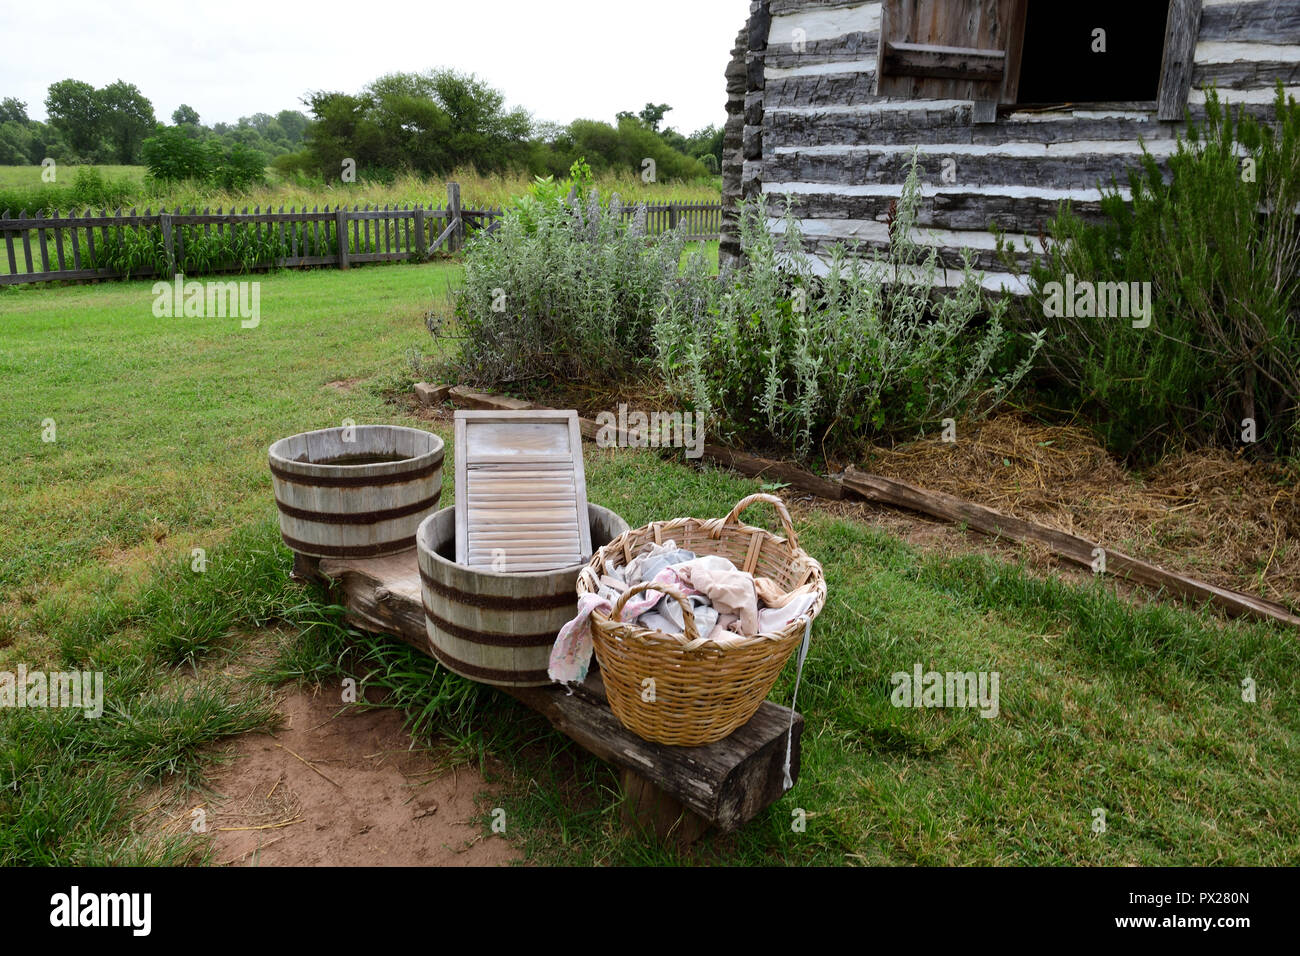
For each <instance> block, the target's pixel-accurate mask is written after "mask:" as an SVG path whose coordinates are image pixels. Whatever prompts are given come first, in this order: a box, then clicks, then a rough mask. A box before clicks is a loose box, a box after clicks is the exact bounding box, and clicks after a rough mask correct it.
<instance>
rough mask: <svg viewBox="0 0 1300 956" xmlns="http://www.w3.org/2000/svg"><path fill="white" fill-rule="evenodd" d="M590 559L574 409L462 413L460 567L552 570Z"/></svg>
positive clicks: (459, 424)
mask: <svg viewBox="0 0 1300 956" xmlns="http://www.w3.org/2000/svg"><path fill="white" fill-rule="evenodd" d="M590 557H591V527H590V524H589V516H588V513H587V480H586V475H585V474H584V471H583V465H582V435H581V434H580V433H579V431H578V415H577V413H576V412H532V411H528V412H457V413H456V563H457V564H462V565H465V566H467V567H471V568H481V569H494V568H495V570H497V571H507V572H515V571H551V570H555V569H557V568H567V567H571V566H572V565H575V564H580V563H582V562H584V561H586V560H588V559H589V558H590Z"/></svg>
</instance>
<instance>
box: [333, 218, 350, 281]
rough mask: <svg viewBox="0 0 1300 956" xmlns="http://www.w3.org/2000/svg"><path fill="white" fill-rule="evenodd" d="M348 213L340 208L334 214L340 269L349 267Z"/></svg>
mask: <svg viewBox="0 0 1300 956" xmlns="http://www.w3.org/2000/svg"><path fill="white" fill-rule="evenodd" d="M347 215H348V214H347V213H346V212H345V211H344V210H343V207H342V206H340V207H339V208H338V209H337V210H335V212H334V234H335V236H336V237H337V238H338V250H337V252H338V266H339V268H340V269H346V268H347V267H348V220H347Z"/></svg>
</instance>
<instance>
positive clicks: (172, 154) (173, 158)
mask: <svg viewBox="0 0 1300 956" xmlns="http://www.w3.org/2000/svg"><path fill="white" fill-rule="evenodd" d="M141 152H142V153H143V156H144V163H145V166H147V167H148V169H149V176H150V177H151V178H152V179H154V180H156V181H158V182H165V183H176V182H182V181H185V180H190V181H193V182H202V183H207V184H209V185H212V186H216V187H217V188H219V189H224V190H227V191H234V192H238V191H242V190H245V189H248V188H249V187H251V186H256V185H260V184H261V183H263V182H265V180H266V157H265V156H264V155H262V154H261V153H259V152H258V151H257V150H255V149H250V148H249V147H247V146H245V145H243V144H242V143H235V144H234V145H233V146H231V147H230V148H229V149H225V148H224V147H223V146H222V144H221V143H220V141H218V140H216V139H203V140H201V139H196V138H194V137H193V136H191V135H190V134H189V133H187V132H186V131H185V130H184V129H182V128H181V127H178V126H166V127H163V128H161V129H159V130H158V132H157V133H156V134H155V135H153V136H151V137H150V138H149V139H147V140H145V141H144V144H143V146H142V147H141Z"/></svg>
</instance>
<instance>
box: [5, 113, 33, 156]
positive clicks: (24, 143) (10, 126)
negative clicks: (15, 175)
mask: <svg viewBox="0 0 1300 956" xmlns="http://www.w3.org/2000/svg"><path fill="white" fill-rule="evenodd" d="M31 149H32V134H31V133H30V132H28V130H27V127H26V126H24V125H23V124H22V123H19V122H17V121H16V120H6V121H5V122H3V123H0V166H27V165H33V164H34V162H35V161H34V160H33V159H32V158H31Z"/></svg>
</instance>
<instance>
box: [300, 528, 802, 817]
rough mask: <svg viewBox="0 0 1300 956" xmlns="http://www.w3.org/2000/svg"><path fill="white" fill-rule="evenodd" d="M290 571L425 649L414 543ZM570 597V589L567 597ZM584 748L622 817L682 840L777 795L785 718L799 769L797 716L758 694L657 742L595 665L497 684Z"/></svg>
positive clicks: (794, 773)
mask: <svg viewBox="0 0 1300 956" xmlns="http://www.w3.org/2000/svg"><path fill="white" fill-rule="evenodd" d="M294 572H295V575H296V576H297V577H299V578H306V579H309V580H313V581H317V582H319V583H323V584H326V585H327V586H330V587H332V588H334V589H336V590H337V591H339V592H340V597H341V599H342V603H343V605H344V606H345V607H346V608H347V611H348V617H349V619H350V620H351V621H352V622H353V623H354V624H356V625H357V626H359V627H361V628H364V629H365V630H370V631H375V632H378V633H384V634H391V635H393V636H394V637H397V638H400V639H401V640H403V641H405V642H406V643H408V644H410V645H411V646H412V647H414V648H415V649H416V650H418V651H420V652H421V653H423V654H428V653H429V648H428V636H427V632H426V630H425V620H424V608H423V606H422V604H421V600H420V575H419V568H418V565H417V563H416V556H415V551H414V550H412V551H409V552H405V553H403V554H398V555H392V556H389V557H384V558H368V559H348V560H343V559H330V558H327V559H324V560H319V561H318V560H317V559H314V558H307V557H303V556H297V557H296V558H295V564H294ZM575 602H576V597H575ZM500 689H501V690H502V691H503V692H504V693H508V694H510V695H511V696H512V697H514V698H516V699H517V700H519V701H521V702H522V703H523V704H525V705H526V706H528V707H530V708H531V709H533V710H535V711H537V712H538V713H539V714H541V715H542V716H544V717H545V718H546V719H547V720H549V721H550V722H551V725H552V726H554V727H555V728H556V729H557V730H559V731H560V732H561V733H563V734H565V735H566V736H568V737H570V738H571V739H572V740H573V741H574V742H575V743H577V744H578V745H579V746H581V747H582V748H583V749H584V750H587V751H589V752H590V753H592V754H594V755H595V756H597V757H599V758H601V759H602V760H605V761H606V762H608V763H611V764H613V765H615V766H616V767H618V768H619V769H620V771H621V776H622V783H623V789H624V791H625V792H626V793H627V794H628V796H629V800H628V803H627V804H626V805H625V807H624V812H625V814H626V815H627V816H628V817H629V820H630V822H635V823H637V824H639V825H642V826H647V827H649V828H651V829H653V830H654V831H655V832H657V833H659V834H660V835H661V836H665V837H671V838H673V839H675V840H678V841H682V842H689V841H691V840H693V839H695V838H697V837H699V836H700V835H701V834H702V833H703V832H704V831H705V830H706V829H707V828H708V827H709V826H710V825H712V826H716V827H717V828H718V829H719V830H721V831H723V832H729V831H732V830H735V829H737V828H738V827H740V826H742V825H743V824H745V823H746V822H748V821H749V820H751V819H752V818H753V817H754V816H755V815H756V814H758V813H759V812H760V811H761V810H763V809H764V808H765V807H767V806H770V805H771V804H772V803H775V802H776V801H777V800H779V799H780V798H781V797H782V796H784V794H785V792H786V791H785V785H784V774H783V767H784V765H785V750H786V736H787V734H788V733H789V732H790V728H791V725H792V718H793V728H794V729H793V738H792V750H791V764H790V767H791V777H792V778H793V779H794V780H798V778H799V763H800V738H801V736H802V734H803V725H804V721H803V718H802V717H801V716H800V715H799V714H794V713H792V712H791V711H790V710H789V709H788V708H786V707H781V706H779V705H777V704H773V703H771V702H770V701H768V702H765V703H764V704H763V705H762V706H761V707H760V708H759V710H758V713H757V714H755V715H754V717H753V718H752V719H751V720H750V721H749V723H747V724H745V726H743V727H741V728H740V729H739V730H737V731H736V732H735V733H734V734H732V735H731V736H730V737H727V738H726V739H725V740H721V741H719V742H718V743H716V744H710V745H708V746H705V747H666V746H663V745H661V744H654V743H649V742H647V741H645V740H642V739H641V738H640V737H638V736H636V735H635V734H633V733H632V732H631V731H629V730H626V729H625V728H624V727H623V726H622V724H620V723H619V722H618V720H617V718H615V717H614V714H613V712H612V711H611V710H610V709H609V704H608V703H607V702H606V700H605V689H604V686H603V684H602V683H601V681H600V677H599V674H593V675H592V676H591V677H589V678H588V679H587V681H586V683H585V684H583V686H581V687H579V688H578V689H577V690H576V691H575V692H574V693H573V694H572V695H570V694H568V693H567V692H566V691H565V690H564V688H562V687H560V686H558V685H556V686H553V687H536V688H500Z"/></svg>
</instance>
